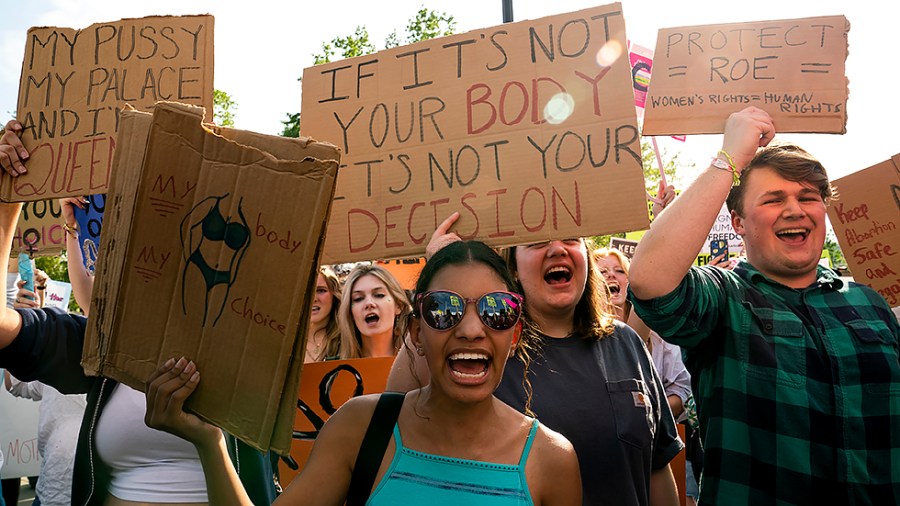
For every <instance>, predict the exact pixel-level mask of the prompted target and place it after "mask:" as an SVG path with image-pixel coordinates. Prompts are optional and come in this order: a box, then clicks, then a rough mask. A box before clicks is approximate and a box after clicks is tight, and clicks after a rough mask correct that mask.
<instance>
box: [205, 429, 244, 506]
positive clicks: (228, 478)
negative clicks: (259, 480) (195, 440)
mask: <svg viewBox="0 0 900 506" xmlns="http://www.w3.org/2000/svg"><path fill="white" fill-rule="evenodd" d="M220 436H221V437H219V438H218V440H217V441H214V442H213V441H209V442H206V443H202V444H195V447H196V448H197V452H198V453H199V454H200V463H201V464H202V465H203V475H204V476H205V478H206V491H207V494H208V496H209V500H208V502H209V504H216V505H241V506H253V501H251V500H250V496H248V495H247V492H246V491H245V490H244V486H243V485H242V484H241V479H240V477H239V476H238V474H237V471H235V469H234V465H233V464H232V463H231V459H230V458H229V457H228V448H227V447H226V446H225V436H224V435H223V434H221V433H220Z"/></svg>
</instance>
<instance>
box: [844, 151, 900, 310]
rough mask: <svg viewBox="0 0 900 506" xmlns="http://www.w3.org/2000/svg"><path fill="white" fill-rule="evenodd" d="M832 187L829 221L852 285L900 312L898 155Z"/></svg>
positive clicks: (899, 185) (851, 175)
mask: <svg viewBox="0 0 900 506" xmlns="http://www.w3.org/2000/svg"><path fill="white" fill-rule="evenodd" d="M832 183H833V184H834V187H835V188H837V191H838V195H839V198H838V199H836V200H834V201H832V202H831V205H829V206H828V218H829V220H831V225H832V226H833V227H834V233H835V235H837V239H838V243H839V244H840V245H841V252H843V254H844V258H845V259H846V260H847V266H848V267H850V272H852V273H853V279H855V280H856V282H858V283H863V284H866V285H868V286H870V287H872V289H874V290H876V291H877V292H878V293H880V294H881V296H882V297H884V298H885V300H887V302H888V304H890V305H891V307H896V306H900V154H897V155H894V156H893V157H892V158H891V159H889V160H886V161H884V162H882V163H879V164H877V165H874V166H872V167H869V168H867V169H864V170H861V171H859V172H855V173H853V174H850V175H849V176H844V177H842V178H840V179H837V180H835V181H833V182H832Z"/></svg>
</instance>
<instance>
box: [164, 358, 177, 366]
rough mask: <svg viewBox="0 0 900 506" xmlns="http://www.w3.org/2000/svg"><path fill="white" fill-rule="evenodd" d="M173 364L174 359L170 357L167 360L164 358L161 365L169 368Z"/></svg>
mask: <svg viewBox="0 0 900 506" xmlns="http://www.w3.org/2000/svg"><path fill="white" fill-rule="evenodd" d="M173 365H175V359H174V358H170V359H169V360H166V363H165V364H163V367H165V368H166V369H171V368H172V366H173Z"/></svg>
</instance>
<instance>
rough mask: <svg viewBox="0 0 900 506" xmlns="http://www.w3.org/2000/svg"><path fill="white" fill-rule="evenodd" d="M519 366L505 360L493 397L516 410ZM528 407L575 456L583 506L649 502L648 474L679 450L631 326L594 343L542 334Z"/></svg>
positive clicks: (520, 401) (521, 402) (520, 403)
mask: <svg viewBox="0 0 900 506" xmlns="http://www.w3.org/2000/svg"><path fill="white" fill-rule="evenodd" d="M523 377H524V372H523V364H522V362H521V361H519V360H515V359H513V360H509V361H508V362H507V364H506V369H505V371H504V374H503V381H501V383H500V386H499V388H498V389H497V391H496V395H497V397H498V398H500V399H501V400H503V401H504V402H506V403H507V404H509V405H510V406H512V407H514V408H516V409H518V410H520V411H524V409H525V399H526V395H525V390H524V387H523V385H522V379H523ZM529 378H530V379H531V384H532V387H533V389H534V395H533V397H532V400H531V409H532V411H533V412H534V413H535V414H536V415H537V417H538V419H539V420H540V421H541V423H543V424H545V425H546V426H547V427H549V428H551V429H553V430H555V431H557V432H559V433H561V434H562V435H564V436H566V438H568V439H569V441H570V442H571V443H572V445H573V446H574V447H575V451H576V453H577V454H578V461H579V464H580V466H581V482H582V486H583V488H584V504H590V505H595V504H608V505H615V506H629V505H641V506H644V505H647V504H649V487H650V471H651V469H659V468H662V467H664V466H665V465H666V464H668V463H669V461H670V460H672V458H673V457H674V456H675V455H676V454H677V453H678V452H679V451H680V450H681V448H682V447H683V445H682V443H681V441H680V440H679V439H678V432H677V430H676V429H675V421H674V420H673V418H672V412H671V411H670V410H669V404H668V402H666V400H665V399H666V397H665V393H664V391H663V387H662V384H661V383H660V380H659V377H658V375H657V374H656V371H655V370H654V369H653V366H652V364H651V361H650V356H649V355H648V353H647V350H646V349H645V348H644V346H643V344H642V343H641V341H640V337H638V335H637V334H635V332H634V331H633V330H631V328H629V327H627V326H625V325H619V324H617V327H616V330H615V332H614V333H613V334H612V335H610V336H606V337H604V338H603V339H602V340H600V341H595V340H593V339H584V338H581V337H577V336H570V337H566V338H561V339H557V338H549V337H546V336H544V337H543V343H542V350H541V351H540V352H539V353H538V354H537V356H536V357H534V359H533V360H532V363H531V365H530V366H529Z"/></svg>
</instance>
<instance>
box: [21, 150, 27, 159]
mask: <svg viewBox="0 0 900 506" xmlns="http://www.w3.org/2000/svg"><path fill="white" fill-rule="evenodd" d="M19 158H21V159H23V160H28V151H25V150H24V149H23V150H22V151H19Z"/></svg>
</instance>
